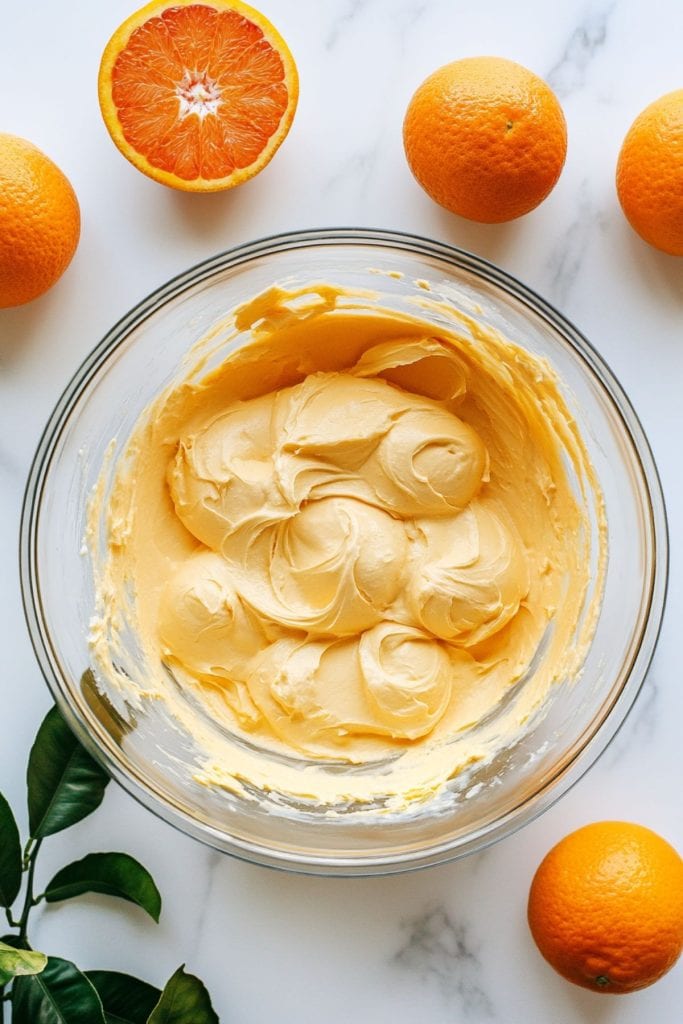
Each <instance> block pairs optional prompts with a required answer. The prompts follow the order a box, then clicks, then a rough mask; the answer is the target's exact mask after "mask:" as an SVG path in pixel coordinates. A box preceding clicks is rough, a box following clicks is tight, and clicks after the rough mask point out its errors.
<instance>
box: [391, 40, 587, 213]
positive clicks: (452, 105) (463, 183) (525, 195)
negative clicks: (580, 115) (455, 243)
mask: <svg viewBox="0 0 683 1024" xmlns="http://www.w3.org/2000/svg"><path fill="white" fill-rule="evenodd" d="M403 144H404V146H405V151H406V157H407V158H408V163H409V165H410V169H411V171H412V172H413V174H414V175H415V177H416V178H417V180H418V182H419V183H420V185H422V187H423V189H424V190H425V192H427V193H428V195H430V196H431V197H432V199H434V200H435V201H436V202H437V203H440V204H441V206H445V207H446V209H447V210H451V211H452V212H453V213H458V214H460V216H461V217H468V218H469V219H470V220H476V221H483V222H484V223H488V224H493V223H497V222H499V221H505V220H512V219H513V218H515V217H521V216H522V214H525V213H529V211H530V210H533V209H534V207H536V206H538V204H539V203H540V202H542V201H543V200H544V199H545V197H546V196H547V195H548V193H549V192H550V191H551V189H552V188H553V186H554V185H555V183H556V181H557V179H558V178H559V176H560V172H561V170H562V167H563V166H564V160H565V156H566V154H567V126H566V123H565V119H564V114H563V112H562V107H561V106H560V104H559V102H558V100H557V97H556V96H555V94H554V92H553V91H552V89H550V87H549V86H548V85H546V83H545V82H544V81H543V80H542V79H540V78H539V77H538V76H537V75H535V74H533V72H531V71H528V70H527V69H526V68H524V67H522V66H521V65H520V64H515V63H514V62H513V61H511V60H504V59H503V58H502V57H468V58H466V59H464V60H457V61H454V62H453V63H452V64H446V65H445V66H444V67H442V68H439V70H438V71H435V72H434V74H432V75H430V76H429V78H427V79H425V81H424V82H423V83H422V85H421V86H420V87H419V88H418V90H417V92H416V93H415V95H414V96H413V98H412V100H411V101H410V104H409V106H408V110H407V112H406V116H405V120H404V122H403Z"/></svg>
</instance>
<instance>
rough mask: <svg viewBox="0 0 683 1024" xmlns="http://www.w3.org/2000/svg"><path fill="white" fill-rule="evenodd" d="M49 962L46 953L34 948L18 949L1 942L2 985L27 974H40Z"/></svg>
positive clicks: (0, 978)
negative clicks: (37, 951) (36, 950)
mask: <svg viewBox="0 0 683 1024" xmlns="http://www.w3.org/2000/svg"><path fill="white" fill-rule="evenodd" d="M46 963H47V957H46V956H45V954H44V953H36V952H34V951H33V950H32V949H16V948H15V947H14V946H8V945H7V944H6V943H5V942H0V985H6V984H7V982H8V981H11V980H12V978H19V977H22V976H23V975H26V974H40V972H41V971H42V970H43V969H44V967H45V964H46Z"/></svg>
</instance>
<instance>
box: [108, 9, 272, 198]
mask: <svg viewBox="0 0 683 1024" xmlns="http://www.w3.org/2000/svg"><path fill="white" fill-rule="evenodd" d="M112 98H113V100H114V104H115V106H116V108H117V113H118V117H119V121H120V123H121V128H122V131H123V134H124V137H125V139H126V141H127V142H128V143H129V144H130V145H131V146H132V147H133V148H134V149H135V150H137V152H138V153H141V154H142V155H143V156H145V157H146V158H147V160H148V161H149V162H150V164H152V165H153V166H154V167H157V168H159V169H160V170H162V171H166V172H169V173H171V174H175V175H177V176H178V177H179V178H183V179H185V180H187V181H192V180H194V179H196V178H200V177H201V178H204V179H207V180H216V179H219V178H225V177H227V176H228V175H230V174H232V173H233V171H235V170H239V169H241V168H244V167H249V166H250V165H251V164H253V163H254V161H255V160H256V159H257V158H258V157H259V155H260V153H261V152H262V151H263V150H264V148H265V147H266V145H267V144H268V141H269V139H270V138H271V136H272V135H273V134H274V133H275V132H276V131H277V128H278V126H279V124H280V121H281V119H282V116H283V114H284V113H285V111H286V109H287V104H288V100H289V94H288V90H287V86H286V84H285V68H284V65H283V62H282V58H281V57H280V54H279V53H278V52H277V50H275V49H273V47H272V46H271V45H270V43H269V42H268V41H267V40H266V39H265V37H264V35H263V32H262V31H261V29H260V28H259V27H258V26H257V25H255V24H254V23H253V22H251V21H249V20H248V19H247V18H245V17H243V16H242V15H241V14H238V13H237V12H235V11H217V10H215V9H214V8H213V7H208V6H205V5H203V4H196V5H193V6H190V7H170V8H169V9H168V10H165V11H164V12H163V13H162V14H161V15H160V16H159V17H154V18H150V20H149V21H147V22H145V23H144V25H141V26H140V27H139V28H137V29H135V31H134V32H133V33H132V34H131V36H130V39H129V40H128V43H127V45H126V47H125V49H124V50H122V51H121V53H120V54H119V56H118V58H117V60H116V63H115V65H114V69H113V73H112Z"/></svg>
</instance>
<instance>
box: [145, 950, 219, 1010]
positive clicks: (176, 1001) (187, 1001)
mask: <svg viewBox="0 0 683 1024" xmlns="http://www.w3.org/2000/svg"><path fill="white" fill-rule="evenodd" d="M184 967H185V965H184V964H183V965H182V967H179V968H178V970H177V971H176V972H175V974H174V975H173V976H172V977H171V978H170V979H169V980H168V981H167V982H166V987H165V988H164V991H163V992H162V993H161V999H160V1000H159V1002H158V1003H157V1005H156V1006H155V1007H154V1009H153V1010H152V1012H151V1013H150V1015H149V1019H148V1021H147V1024H219V1020H218V1017H217V1016H216V1013H215V1011H214V1009H213V1007H212V1005H211V999H210V998H209V993H208V992H207V991H206V988H205V987H204V985H203V983H202V982H201V981H200V980H199V978H195V976H194V975H193V974H186V973H185V971H184V969H183V968H184Z"/></svg>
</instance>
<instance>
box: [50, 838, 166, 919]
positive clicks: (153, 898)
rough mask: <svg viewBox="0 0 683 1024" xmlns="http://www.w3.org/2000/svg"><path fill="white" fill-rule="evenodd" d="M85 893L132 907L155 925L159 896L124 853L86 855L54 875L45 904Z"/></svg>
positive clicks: (150, 880) (146, 874)
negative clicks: (153, 921)
mask: <svg viewBox="0 0 683 1024" xmlns="http://www.w3.org/2000/svg"><path fill="white" fill-rule="evenodd" d="M85 892H101V893H104V894H105V895H106V896H118V897H119V898H120V899H122V900H128V901H129V902H130V903H136V904H137V906H138V907H142V909H143V910H146V911H147V913H148V914H149V916H150V917H152V918H153V919H154V920H155V921H157V922H158V921H159V914H160V913H161V896H160V894H159V890H158V889H157V887H156V885H155V884H154V879H153V878H152V876H151V875H150V873H149V871H147V869H146V868H143V866H142V864H140V863H138V861H136V860H135V858H134V857H129V856H128V854H127V853H90V854H88V856H87V857H84V858H83V859H82V860H77V861H74V863H73V864H69V865H67V867H65V868H62V870H61V871H58V872H57V874H56V875H55V877H54V878H53V879H52V881H51V882H50V883H49V885H48V886H47V888H46V890H45V899H46V900H47V902H48V903H58V902H59V901H60V900H70V899H73V897H74V896H82V895H83V893H85Z"/></svg>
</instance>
